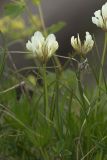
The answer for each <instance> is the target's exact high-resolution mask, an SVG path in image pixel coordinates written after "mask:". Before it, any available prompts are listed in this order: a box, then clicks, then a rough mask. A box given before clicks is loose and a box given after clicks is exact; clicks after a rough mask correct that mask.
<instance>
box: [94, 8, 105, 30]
mask: <svg viewBox="0 0 107 160" xmlns="http://www.w3.org/2000/svg"><path fill="white" fill-rule="evenodd" d="M94 15H95V17H96V18H97V19H98V22H99V26H100V27H102V26H103V25H104V21H103V18H102V15H101V10H98V11H96V12H94Z"/></svg>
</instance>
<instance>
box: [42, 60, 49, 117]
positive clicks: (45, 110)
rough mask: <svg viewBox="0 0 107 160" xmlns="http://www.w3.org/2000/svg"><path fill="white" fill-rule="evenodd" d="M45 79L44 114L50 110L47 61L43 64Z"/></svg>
mask: <svg viewBox="0 0 107 160" xmlns="http://www.w3.org/2000/svg"><path fill="white" fill-rule="evenodd" d="M43 80H44V115H45V116H46V115H47V112H48V87H47V78H46V63H45V64H43Z"/></svg>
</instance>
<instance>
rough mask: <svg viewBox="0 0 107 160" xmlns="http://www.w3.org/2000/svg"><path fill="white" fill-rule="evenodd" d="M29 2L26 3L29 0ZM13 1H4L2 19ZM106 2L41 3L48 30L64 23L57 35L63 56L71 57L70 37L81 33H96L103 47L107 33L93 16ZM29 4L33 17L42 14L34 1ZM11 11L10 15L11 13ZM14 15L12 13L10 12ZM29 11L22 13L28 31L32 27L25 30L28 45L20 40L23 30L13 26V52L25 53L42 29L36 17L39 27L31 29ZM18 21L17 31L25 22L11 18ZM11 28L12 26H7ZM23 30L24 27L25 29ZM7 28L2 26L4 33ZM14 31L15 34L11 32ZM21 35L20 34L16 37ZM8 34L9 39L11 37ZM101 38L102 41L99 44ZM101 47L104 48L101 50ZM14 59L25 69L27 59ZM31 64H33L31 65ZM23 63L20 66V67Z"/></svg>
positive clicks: (53, 0) (68, 0)
mask: <svg viewBox="0 0 107 160" xmlns="http://www.w3.org/2000/svg"><path fill="white" fill-rule="evenodd" d="M25 1H26V0H25ZM9 2H12V1H9V0H0V13H1V14H0V17H1V19H2V18H3V17H4V13H5V9H8V7H7V8H6V5H7V4H8V3H9ZM105 2H106V0H42V1H41V8H42V12H43V18H44V22H45V26H46V28H48V27H50V26H52V25H53V24H57V23H59V22H60V24H62V25H63V26H64V27H62V29H61V30H60V31H58V32H56V33H55V34H56V36H57V40H58V42H59V44H60V48H59V51H58V54H60V55H67V54H68V53H69V52H71V45H70V37H71V36H72V35H76V34H77V33H80V35H81V37H83V36H84V35H85V32H86V31H89V32H90V33H92V34H93V33H94V34H95V35H96V36H97V41H98V43H99V45H100V46H101V45H102V43H103V41H102V38H103V32H102V31H101V30H100V29H99V28H97V27H96V26H95V25H94V24H93V23H92V22H91V17H92V16H93V13H94V11H96V10H98V9H101V6H102V5H103V4H104V3H105ZM26 4H27V6H28V8H29V11H30V12H31V13H32V14H33V15H38V8H37V7H36V6H35V5H34V3H32V1H30V0H27V1H26ZM7 12H9V11H8V10H7ZM9 13H10V12H9ZM27 14H28V13H27V12H26V10H25V11H24V12H23V13H22V17H23V18H24V21H25V22H24V23H25V28H28V30H27V31H26V33H25V31H23V32H22V34H24V39H25V42H24V43H22V42H21V41H20V40H18V39H21V37H20V36H19V34H21V32H20V31H17V32H16V31H15V30H12V27H11V26H10V31H9V30H8V33H9V32H10V34H11V35H12V36H10V35H9V36H10V38H9V41H10V40H11V41H12V38H14V37H15V36H16V39H15V42H16V43H11V41H10V45H9V48H10V50H23V49H25V43H26V41H27V39H28V38H29V37H30V35H32V33H33V32H34V31H35V30H38V29H39V28H40V29H41V24H40V23H41V22H40V21H39V18H38V16H36V17H33V18H34V19H35V21H36V24H37V26H36V27H35V26H34V27H33V29H32V28H31V27H32V26H31V25H29V22H28V21H29V17H28V16H27ZM14 20H16V21H15V22H13V23H14V26H15V25H16V28H17V27H18V26H19V28H21V23H20V21H19V20H18V19H17V17H14V18H13V17H11V18H10V19H9V20H8V21H9V22H12V21H14ZM6 25H7V26H8V24H6ZM22 28H23V26H22ZM54 28H55V27H54ZM3 29H4V28H3V27H2V25H1V26H0V30H1V31H2V30H3ZM11 30H12V31H11ZM15 34H17V35H15ZM9 36H8V34H7V37H9ZM99 38H100V41H99ZM100 48H101V47H100ZM13 58H14V59H15V63H16V64H17V65H18V66H21V67H23V65H24V59H23V56H22V57H21V59H20V60H19V55H15V56H14V55H13ZM29 63H31V62H29ZM19 64H20V65H19Z"/></svg>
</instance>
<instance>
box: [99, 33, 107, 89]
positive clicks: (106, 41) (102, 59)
mask: <svg viewBox="0 0 107 160" xmlns="http://www.w3.org/2000/svg"><path fill="white" fill-rule="evenodd" d="M106 49H107V33H105V40H104V48H103V54H102V58H101V67H100V73H99V88H100V85H101V82H102V75H103V66H104V62H105V56H106Z"/></svg>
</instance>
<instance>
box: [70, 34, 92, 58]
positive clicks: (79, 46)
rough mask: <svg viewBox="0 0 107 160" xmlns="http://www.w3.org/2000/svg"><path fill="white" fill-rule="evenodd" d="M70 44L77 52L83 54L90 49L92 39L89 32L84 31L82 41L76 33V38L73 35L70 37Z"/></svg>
mask: <svg viewBox="0 0 107 160" xmlns="http://www.w3.org/2000/svg"><path fill="white" fill-rule="evenodd" d="M71 45H72V47H73V48H74V50H75V51H76V52H77V53H78V54H81V55H85V54H86V53H88V52H89V51H90V50H91V49H92V47H93V45H94V41H93V39H92V36H91V35H90V33H89V32H86V36H85V40H84V43H82V42H81V40H80V37H79V34H78V37H77V38H75V37H74V36H72V37H71Z"/></svg>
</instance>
